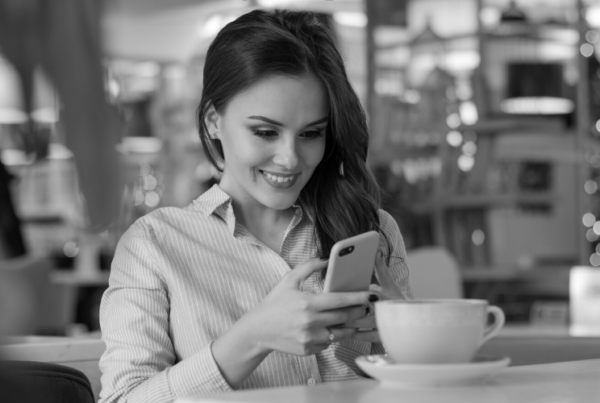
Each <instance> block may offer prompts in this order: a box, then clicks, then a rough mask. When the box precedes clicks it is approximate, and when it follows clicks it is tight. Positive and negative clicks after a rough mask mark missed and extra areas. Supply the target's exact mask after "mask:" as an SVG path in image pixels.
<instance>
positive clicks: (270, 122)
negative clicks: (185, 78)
mask: <svg viewBox="0 0 600 403" xmlns="http://www.w3.org/2000/svg"><path fill="white" fill-rule="evenodd" d="M328 116H329V104H328V97H327V93H326V91H325V88H324V87H323V85H322V84H321V82H320V81H319V80H318V79H317V78H316V77H315V76H313V75H306V76H300V77H289V76H280V75H276V76H269V77H267V78H264V79H262V80H260V81H258V82H257V83H255V84H253V85H252V86H251V87H249V88H248V89H246V90H245V91H243V92H241V93H239V94H237V95H236V96H234V97H233V98H232V99H231V100H230V101H229V104H228V105H227V106H226V108H225V110H224V111H223V114H222V115H220V114H218V113H216V112H215V111H214V110H213V109H212V108H211V111H210V112H209V113H208V114H207V127H208V129H209V133H211V135H213V136H216V137H217V138H218V139H220V140H221V143H222V146H223V154H224V155H225V161H224V169H223V176H222V179H221V183H220V185H221V188H222V189H223V190H225V191H226V192H227V193H228V194H229V195H230V196H231V197H232V198H233V199H234V201H236V202H237V203H240V204H242V205H255V206H258V207H260V206H264V207H267V208H270V209H275V210H283V209H287V208H289V207H291V206H292V204H294V203H295V202H296V200H297V199H298V196H299V195H300V191H301V190H302V188H304V186H305V185H306V183H307V182H308V180H309V179H310V177H311V175H312V174H313V172H314V170H315V168H316V167H317V165H319V163H320V162H321V159H322V158H323V154H324V152H325V128H326V126H327V120H328Z"/></svg>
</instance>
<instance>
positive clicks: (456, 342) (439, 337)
mask: <svg viewBox="0 0 600 403" xmlns="http://www.w3.org/2000/svg"><path fill="white" fill-rule="evenodd" d="M490 313H491V314H492V315H493V316H494V323H493V324H491V325H489V326H487V318H488V314H490ZM375 319H376V321H377V328H378V330H379V335H380V337H381V341H382V342H383V345H384V347H385V349H386V351H387V352H388V355H389V356H390V357H391V358H392V360H394V361H395V362H396V363H399V364H450V363H466V362H469V361H471V360H472V359H473V357H474V356H475V353H476V352H477V350H478V349H479V347H480V346H481V345H482V344H483V343H485V342H486V341H488V340H489V339H490V338H492V337H493V336H494V335H496V333H498V331H499V330H500V328H502V326H503V325H504V319H505V318H504V312H502V310H501V309H500V308H498V307H497V306H488V303H487V301H485V300H477V299H421V300H386V301H379V302H377V303H376V304H375Z"/></svg>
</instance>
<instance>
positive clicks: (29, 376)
mask: <svg viewBox="0 0 600 403" xmlns="http://www.w3.org/2000/svg"><path fill="white" fill-rule="evenodd" d="M0 369H1V371H0V390H2V401H3V402H5V403H17V402H19V403H34V402H44V403H63V402H69V403H94V401H95V399H94V394H93V392H92V387H91V385H90V381H89V380H88V379H87V377H86V376H85V375H84V374H83V373H82V372H81V371H79V370H77V369H74V368H70V367H67V366H64V365H60V364H53V363H47V362H35V361H3V362H1V363H0Z"/></svg>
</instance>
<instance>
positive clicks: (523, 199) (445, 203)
mask: <svg viewBox="0 0 600 403" xmlns="http://www.w3.org/2000/svg"><path fill="white" fill-rule="evenodd" d="M558 199H559V197H558V196H557V195H556V194H554V193H552V192H536V193H532V192H527V193H513V194H480V195H461V196H444V195H442V196H440V197H438V198H437V199H436V200H433V201H431V202H425V203H421V204H418V205H415V206H414V209H415V211H416V212H431V211H434V210H436V209H441V210H446V209H461V208H464V209H467V208H477V207H511V206H518V205H524V204H525V205H526V204H530V205H531V204H536V205H539V204H551V203H554V202H556V201H557V200H558Z"/></svg>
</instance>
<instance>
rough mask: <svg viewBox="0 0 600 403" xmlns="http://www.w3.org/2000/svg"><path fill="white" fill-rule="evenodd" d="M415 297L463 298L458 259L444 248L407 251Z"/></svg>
mask: <svg viewBox="0 0 600 403" xmlns="http://www.w3.org/2000/svg"><path fill="white" fill-rule="evenodd" d="M407 260H408V269H409V271H410V283H411V286H412V290H413V295H414V296H415V298H419V299H425V298H462V297H463V290H462V279H461V275H460V270H459V268H458V264H457V262H456V259H454V257H453V256H452V255H451V254H450V253H449V252H448V251H446V250H445V249H444V248H441V247H423V248H419V249H413V250H410V251H409V252H408V253H407Z"/></svg>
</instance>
